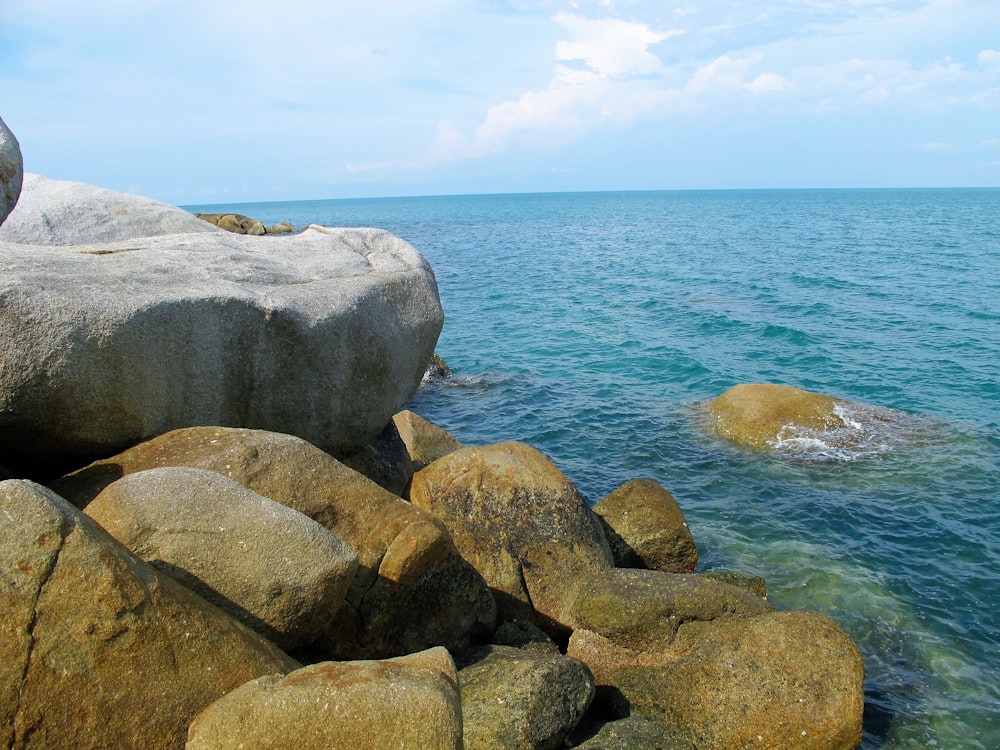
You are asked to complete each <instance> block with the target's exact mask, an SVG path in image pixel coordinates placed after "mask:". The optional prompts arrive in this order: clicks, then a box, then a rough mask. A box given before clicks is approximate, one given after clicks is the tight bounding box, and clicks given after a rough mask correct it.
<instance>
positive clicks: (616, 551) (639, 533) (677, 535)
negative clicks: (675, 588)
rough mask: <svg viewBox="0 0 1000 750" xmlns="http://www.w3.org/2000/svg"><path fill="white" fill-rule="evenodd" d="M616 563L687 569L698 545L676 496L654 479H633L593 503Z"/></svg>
mask: <svg viewBox="0 0 1000 750" xmlns="http://www.w3.org/2000/svg"><path fill="white" fill-rule="evenodd" d="M594 512H595V513H596V514H597V515H598V517H599V518H600V519H601V523H602V525H603V526H604V535H605V536H606V537H607V539H608V544H609V545H610V547H611V553H612V554H613V555H614V557H615V565H616V566H617V567H619V568H649V569H650V570H663V571H667V572H669V573H688V572H690V571H692V570H694V566H695V565H696V564H697V562H698V548H697V547H696V546H695V543H694V538H693V537H692V536H691V530H690V529H689V528H688V525H687V522H686V521H685V520H684V513H683V511H681V507H680V505H678V503H677V500H675V499H674V496H673V495H671V494H670V493H669V492H668V491H667V490H666V489H664V488H663V487H661V486H660V485H659V484H657V483H656V482H654V481H652V480H651V479H633V480H630V481H628V482H626V483H625V484H623V485H622V486H621V487H619V488H618V489H617V490H615V491H614V492H612V493H611V494H610V495H608V496H607V497H605V498H604V499H603V500H601V501H600V502H599V503H597V505H595V506H594Z"/></svg>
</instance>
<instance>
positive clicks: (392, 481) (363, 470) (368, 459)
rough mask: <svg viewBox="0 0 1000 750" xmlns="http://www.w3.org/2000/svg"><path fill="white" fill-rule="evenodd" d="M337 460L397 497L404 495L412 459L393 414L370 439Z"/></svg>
mask: <svg viewBox="0 0 1000 750" xmlns="http://www.w3.org/2000/svg"><path fill="white" fill-rule="evenodd" d="M340 461H341V463H343V464H344V465H345V466H350V467H351V468H352V469H354V470H355V471H356V472H358V473H360V474H363V475H365V476H366V477H368V478H369V479H371V480H372V481H373V482H375V484H377V485H378V486H379V487H384V488H385V489H387V490H389V492H391V493H392V494H393V495H397V496H399V497H403V496H404V495H405V493H406V487H407V485H409V483H410V477H412V476H413V462H412V461H411V460H410V454H409V453H408V452H407V450H406V444H405V443H404V442H403V439H402V438H401V437H400V435H399V430H397V429H396V422H395V417H394V418H393V421H391V422H389V424H387V425H386V426H385V427H384V428H383V429H382V432H380V433H379V434H378V435H376V436H375V439H374V440H372V442H371V443H369V444H368V445H366V446H365V447H364V448H362V449H361V450H359V451H357V452H356V453H352V454H351V455H349V456H344V457H342V458H341V459H340Z"/></svg>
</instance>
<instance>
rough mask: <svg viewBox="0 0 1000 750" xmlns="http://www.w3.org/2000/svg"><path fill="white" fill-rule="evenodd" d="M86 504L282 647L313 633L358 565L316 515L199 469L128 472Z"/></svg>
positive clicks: (145, 555)
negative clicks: (313, 515) (275, 500)
mask: <svg viewBox="0 0 1000 750" xmlns="http://www.w3.org/2000/svg"><path fill="white" fill-rule="evenodd" d="M86 513H87V515H88V516H90V517H91V518H93V519H94V520H95V521H97V522H98V523H99V524H100V525H101V526H102V527H103V528H104V529H105V530H106V531H107V532H108V533H109V534H111V536H113V537H115V539H117V540H118V541H119V542H121V543H122V544H124V545H125V546H126V547H128V548H129V549H130V550H131V551H132V552H133V553H134V554H136V555H137V556H139V557H141V558H142V559H143V560H145V561H146V562H148V563H149V564H151V565H152V566H153V567H155V568H157V569H158V570H160V571H161V572H162V573H165V574H166V575H169V576H170V577H172V578H174V579H175V580H176V581H178V582H179V583H182V584H184V585H185V586H187V587H188V588H189V589H191V590H192V591H194V592H196V593H198V594H200V595H201V596H203V597H204V598H205V599H207V600H208V601H210V602H212V603H213V604H215V605H216V606H218V607H220V608H221V609H224V610H226V611H227V612H229V613H230V614H231V615H233V617H235V618H236V619H237V620H239V621H240V622H242V623H243V624H245V625H247V626H248V627H250V628H252V629H253V630H256V631H257V632H258V633H260V634H262V635H263V636H265V637H266V638H268V639H269V640H271V641H273V642H274V643H275V644H277V645H278V646H279V647H280V648H282V649H284V650H285V651H289V650H291V649H295V648H299V647H301V646H305V645H307V644H309V643H312V642H313V641H315V640H316V639H317V638H319V636H320V635H321V634H322V633H323V630H324V628H325V627H326V626H327V625H328V624H329V623H330V622H331V621H332V620H333V617H334V615H335V614H336V612H337V609H338V608H339V607H340V605H341V602H342V601H343V599H344V594H345V593H346V592H347V587H348V586H349V585H350V583H351V581H352V580H353V579H354V573H355V571H356V570H357V567H358V556H357V554H356V553H355V552H354V550H353V549H351V548H350V547H349V546H348V545H347V544H346V543H345V542H343V541H342V540H341V539H339V538H338V537H336V536H335V535H333V534H332V533H331V532H330V531H328V530H327V529H326V528H324V527H323V526H321V525H320V524H318V523H316V521H313V520H312V519H311V518H308V517H307V516H305V515H303V514H302V513H299V512H298V511H296V510H293V509H291V508H289V507H287V506H284V505H281V504H280V503H276V502H274V501H273V500H270V499H268V498H266V497H264V496H262V495H258V494H257V493H256V492H253V491H252V490H248V489H247V488H246V487H244V486H243V485H241V484H238V483H237V482H234V481H233V480H232V479H229V478H227V477H224V476H222V475H221V474H218V473H216V472H214V471H207V470H205V469H192V468H186V467H163V468H159V469H149V470H147V471H140V472H138V473H135V474H129V475H128V476H125V477H122V478H121V479H119V480H118V481H116V482H113V483H111V484H110V485H108V486H107V487H106V488H105V489H104V490H103V491H102V492H101V494H99V495H98V496H97V497H96V498H95V499H94V500H93V501H92V502H91V503H90V504H89V505H87V510H86Z"/></svg>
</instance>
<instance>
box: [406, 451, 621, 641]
mask: <svg viewBox="0 0 1000 750" xmlns="http://www.w3.org/2000/svg"><path fill="white" fill-rule="evenodd" d="M410 500H411V502H412V503H413V504H414V505H416V506H417V507H420V508H423V509H425V510H427V511H430V512H431V513H433V514H434V515H436V516H437V517H438V518H440V519H441V520H442V521H443V522H444V523H445V525H446V526H447V527H448V530H449V531H450V532H451V535H452V538H453V539H454V540H455V545H456V546H457V547H458V549H459V551H460V552H461V553H462V555H463V557H465V558H466V559H467V560H469V561H470V562H471V563H472V564H473V565H474V566H475V567H476V569H477V570H478V571H479V572H480V573H482V575H483V578H485V579H486V581H487V583H488V584H489V585H490V587H491V588H492V589H494V591H495V592H496V595H497V600H498V606H499V608H500V610H501V612H502V613H503V614H504V616H505V619H519V618H528V619H530V618H531V617H532V616H534V617H535V618H536V622H537V624H538V625H539V627H541V628H542V629H543V630H545V631H547V632H549V633H550V634H552V635H555V636H557V637H563V636H565V635H568V633H569V631H570V630H571V629H572V628H573V627H574V625H575V623H574V621H573V617H572V607H573V602H574V601H575V600H576V597H577V592H578V591H579V589H580V587H581V586H582V585H583V584H584V583H585V582H586V581H588V580H590V579H591V578H593V577H594V576H596V575H598V574H600V573H602V572H603V571H605V570H607V569H608V568H610V567H611V553H610V551H609V550H608V546H607V542H606V541H605V539H604V534H603V532H602V531H601V527H600V523H599V522H598V521H597V517H596V516H595V515H594V513H593V511H591V510H590V508H588V507H587V504H586V502H585V501H584V499H583V497H581V495H580V493H579V492H578V491H577V489H576V488H575V487H574V486H573V484H572V483H571V482H570V481H569V479H567V478H566V476H565V475H564V474H563V473H562V472H561V471H559V469H557V468H556V467H555V466H554V465H553V464H552V462H550V461H549V460H548V459H547V458H545V456H543V455H542V454H541V453H540V452H539V451H537V450H535V449H534V448H531V447H530V446H527V445H524V444H523V443H515V442H508V443H500V444H498V445H491V446H485V447H480V448H463V449H462V450H459V451H456V452H454V453H450V454H448V455H447V456H444V457H443V458H440V459H438V460H437V461H435V462H434V463H432V464H431V465H430V466H428V467H427V468H425V469H423V470H422V471H418V472H417V473H416V474H414V475H413V480H412V481H411V483H410ZM532 610H534V613H532Z"/></svg>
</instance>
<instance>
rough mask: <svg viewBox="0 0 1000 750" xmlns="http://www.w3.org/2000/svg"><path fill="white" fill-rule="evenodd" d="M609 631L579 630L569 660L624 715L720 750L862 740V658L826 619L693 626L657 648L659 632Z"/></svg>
mask: <svg viewBox="0 0 1000 750" xmlns="http://www.w3.org/2000/svg"><path fill="white" fill-rule="evenodd" d="M636 572H639V571H636ZM661 575H666V574H661ZM719 585H721V586H724V585H725V584H719ZM625 607H627V605H626V604H623V605H621V609H622V612H623V613H624V611H625ZM611 630H612V629H611V628H608V627H605V631H606V632H607V633H608V634H607V635H601V634H599V633H597V632H596V631H595V630H586V629H580V630H577V631H576V632H574V633H573V636H572V638H571V639H570V644H569V650H568V651H567V654H568V655H569V656H572V657H574V658H577V659H580V660H581V661H583V662H585V663H586V664H587V665H588V666H589V667H590V669H591V671H592V672H593V673H594V677H595V681H596V684H597V686H598V690H599V691H600V692H601V693H602V694H603V695H604V696H606V697H608V698H609V700H610V702H611V704H612V706H613V707H614V710H615V711H616V712H617V714H618V715H620V716H627V715H635V716H644V717H646V718H650V719H653V720H655V721H658V722H661V723H663V724H664V725H665V726H667V727H669V728H671V729H674V730H676V731H677V732H679V733H680V734H681V735H682V736H689V737H691V738H692V739H693V741H694V744H695V746H696V747H698V748H713V749H715V750H728V749H729V748H734V747H768V748H787V747H795V748H830V749H838V750H839V749H845V750H846V749H847V748H853V747H855V746H856V745H857V744H858V743H859V742H860V740H861V718H862V716H861V715H862V709H863V705H864V694H863V679H864V673H863V671H864V670H863V664H862V660H861V654H860V653H859V651H858V649H857V647H856V646H855V645H854V644H853V643H852V642H851V640H850V639H849V638H848V637H847V636H846V635H845V634H844V633H843V632H842V631H841V630H839V629H838V628H837V626H836V625H835V624H834V623H833V622H832V621H831V620H829V619H828V618H826V617H824V616H822V615H817V614H812V613H806V612H764V613H762V614H757V615H749V616H748V615H747V613H739V612H737V613H734V614H730V615H725V616H721V617H717V618H715V619H711V620H702V619H694V620H690V621H687V622H684V623H682V624H681V625H680V626H679V627H678V628H677V630H676V631H675V632H674V634H673V636H672V637H671V636H669V633H667V634H665V636H664V638H663V640H662V642H661V644H660V647H659V648H657V647H656V643H655V640H656V638H655V636H656V635H657V633H656V628H655V627H654V628H648V627H646V628H641V629H640V632H641V633H644V634H645V636H646V637H644V638H641V639H638V640H637V639H636V637H635V633H634V631H626V632H624V633H620V632H611ZM665 630H666V631H669V630H670V628H669V627H667V628H665ZM649 636H653V637H649Z"/></svg>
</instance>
